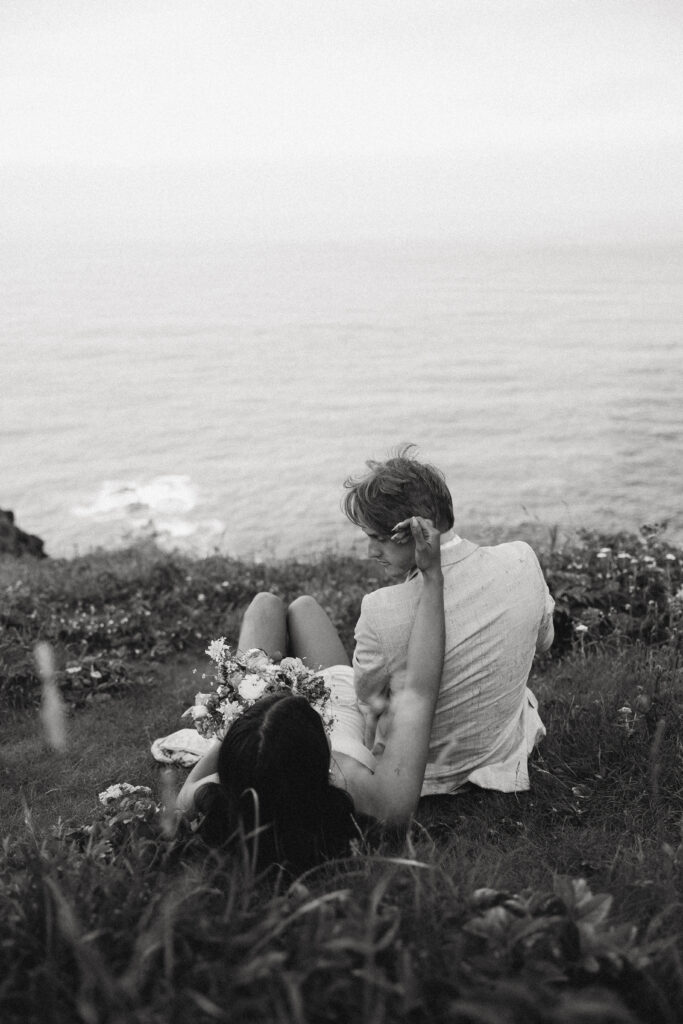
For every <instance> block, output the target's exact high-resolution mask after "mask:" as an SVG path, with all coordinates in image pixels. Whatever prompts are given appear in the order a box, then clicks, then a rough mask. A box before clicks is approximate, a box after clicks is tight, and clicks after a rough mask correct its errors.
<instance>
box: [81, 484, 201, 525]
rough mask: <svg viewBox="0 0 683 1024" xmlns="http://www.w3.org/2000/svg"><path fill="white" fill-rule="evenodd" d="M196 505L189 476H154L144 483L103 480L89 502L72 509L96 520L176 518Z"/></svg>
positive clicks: (195, 491)
mask: <svg viewBox="0 0 683 1024" xmlns="http://www.w3.org/2000/svg"><path fill="white" fill-rule="evenodd" d="M196 504H197V490H196V487H195V486H194V484H193V483H192V480H191V479H190V477H189V476H176V475H168V476H156V477H153V478H152V479H151V480H149V481H147V482H139V481H127V480H104V481H103V483H102V485H101V487H100V490H99V493H98V494H97V495H96V497H95V498H94V499H93V500H92V501H91V502H90V503H89V504H85V505H76V506H74V508H73V509H72V512H73V513H74V515H76V516H79V517H80V518H94V519H97V520H100V521H102V520H105V521H106V520H112V519H130V518H135V519H136V520H138V521H139V520H140V519H144V520H145V521H148V520H150V519H151V520H154V519H155V518H156V516H158V515H161V516H169V517H177V516H182V515H183V514H186V513H188V512H191V511H192V510H193V509H194V508H195V506H196Z"/></svg>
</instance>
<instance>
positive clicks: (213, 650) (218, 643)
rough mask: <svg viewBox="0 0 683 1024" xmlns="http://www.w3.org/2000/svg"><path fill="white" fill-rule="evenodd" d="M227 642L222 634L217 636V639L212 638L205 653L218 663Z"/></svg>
mask: <svg viewBox="0 0 683 1024" xmlns="http://www.w3.org/2000/svg"><path fill="white" fill-rule="evenodd" d="M227 646H228V645H227V642H226V639H225V637H224V636H219V637H218V639H217V640H212V641H211V643H210V644H209V646H208V647H207V648H206V653H207V654H208V656H209V657H210V658H211V660H212V661H216V662H218V663H219V664H220V661H221V658H222V657H223V655H224V652H225V650H226V648H227Z"/></svg>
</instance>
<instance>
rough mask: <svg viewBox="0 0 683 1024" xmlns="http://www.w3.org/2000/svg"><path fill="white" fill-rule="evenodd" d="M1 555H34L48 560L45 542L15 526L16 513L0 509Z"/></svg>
mask: <svg viewBox="0 0 683 1024" xmlns="http://www.w3.org/2000/svg"><path fill="white" fill-rule="evenodd" d="M0 555H16V556H19V555H33V556H34V557H35V558H47V555H46V554H45V552H44V551H43V541H42V540H41V539H40V537H36V536H35V535H34V534H32V533H25V532H24V530H20V529H19V527H18V526H15V525H14V512H10V511H9V510H7V511H5V510H4V509H1V508H0Z"/></svg>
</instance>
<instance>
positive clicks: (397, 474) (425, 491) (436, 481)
mask: <svg viewBox="0 0 683 1024" xmlns="http://www.w3.org/2000/svg"><path fill="white" fill-rule="evenodd" d="M414 448H415V445H413V444H407V445H403V447H401V448H399V449H397V451H396V453H395V454H394V455H392V456H391V457H390V458H388V459H387V460H386V462H376V461H375V460H373V459H370V460H369V461H368V462H367V463H366V465H367V467H368V470H369V472H368V473H367V474H366V476H364V477H361V478H360V479H354V478H352V477H349V478H348V479H347V480H345V481H344V487H345V488H346V492H347V493H346V494H345V495H344V497H343V499H342V509H343V510H344V513H345V515H346V516H347V518H348V519H350V520H351V522H352V523H354V524H355V525H356V526H360V527H361V528H362V529H370V530H372V531H374V532H375V533H376V534H377V535H378V536H380V537H389V536H390V535H391V532H392V530H393V528H394V526H395V525H396V523H399V522H401V521H402V520H403V519H408V518H409V517H410V516H424V518H425V519H431V520H432V522H433V523H434V525H435V526H436V527H437V529H441V530H450V528H451V527H452V526H453V523H454V521H455V520H454V517H453V499H452V498H451V492H450V491H449V489H448V486H447V484H446V481H445V479H444V475H443V473H442V472H441V470H439V469H437V468H436V467H435V466H429V465H427V464H425V463H423V462H418V461H417V459H416V458H415V456H414V454H413V450H414Z"/></svg>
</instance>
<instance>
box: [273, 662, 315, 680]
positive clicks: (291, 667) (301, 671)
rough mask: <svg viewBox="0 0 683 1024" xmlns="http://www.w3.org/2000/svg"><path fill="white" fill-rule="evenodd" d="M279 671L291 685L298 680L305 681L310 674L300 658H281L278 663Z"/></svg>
mask: <svg viewBox="0 0 683 1024" xmlns="http://www.w3.org/2000/svg"><path fill="white" fill-rule="evenodd" d="M280 669H281V670H282V671H283V672H284V673H285V675H286V676H287V678H288V679H290V680H291V681H292V682H293V683H295V682H297V681H298V680H299V679H306V678H308V676H309V675H310V674H311V673H310V670H309V669H308V668H306V666H305V665H304V663H303V661H302V660H301V658H283V659H282V661H281V662H280Z"/></svg>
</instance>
